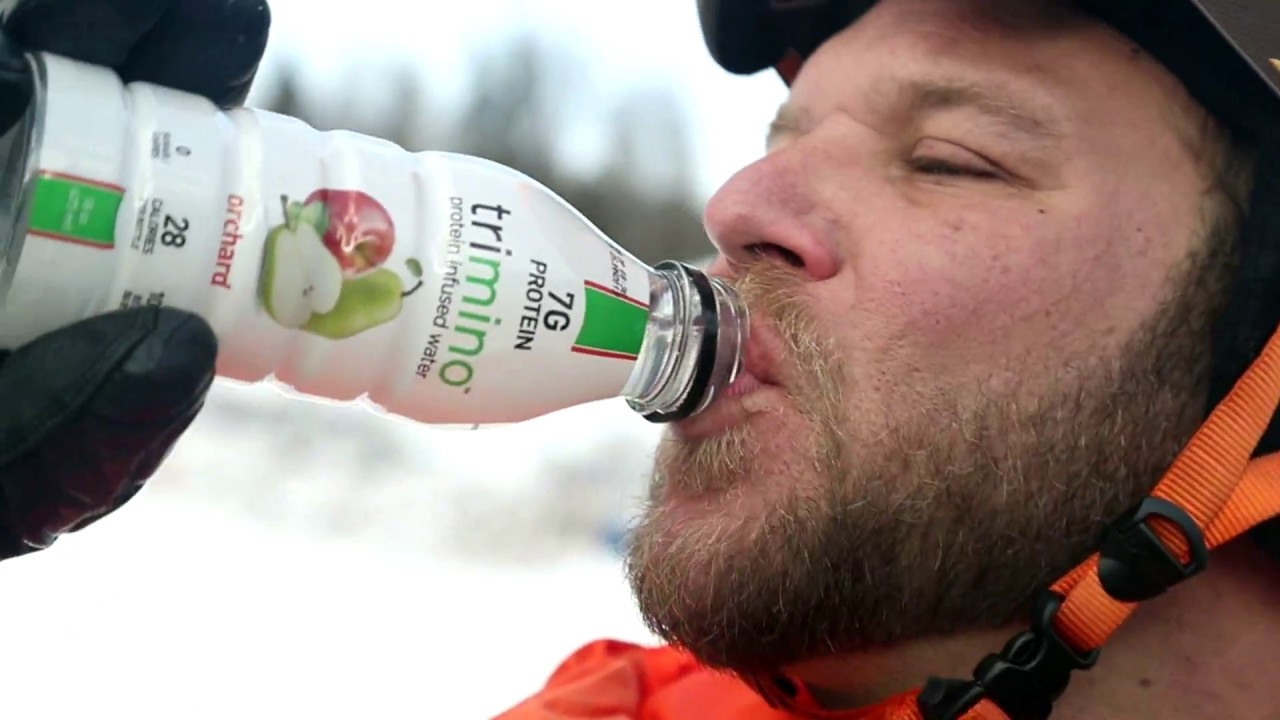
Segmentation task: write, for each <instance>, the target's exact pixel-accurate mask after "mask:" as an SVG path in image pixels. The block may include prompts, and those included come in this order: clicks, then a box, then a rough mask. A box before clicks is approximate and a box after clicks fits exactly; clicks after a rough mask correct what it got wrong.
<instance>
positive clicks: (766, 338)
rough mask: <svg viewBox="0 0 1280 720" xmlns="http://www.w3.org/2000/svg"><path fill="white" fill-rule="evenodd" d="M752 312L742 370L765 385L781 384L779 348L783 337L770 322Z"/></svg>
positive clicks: (743, 352)
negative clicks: (761, 319)
mask: <svg viewBox="0 0 1280 720" xmlns="http://www.w3.org/2000/svg"><path fill="white" fill-rule="evenodd" d="M757 317H758V315H756V314H755V313H752V319H751V326H750V329H749V332H748V338H747V342H746V343H745V345H744V346H743V348H742V369H741V372H743V373H746V374H748V375H750V376H751V377H753V378H755V379H756V380H758V381H760V383H762V384H765V385H779V384H781V377H780V375H779V371H778V357H779V355H780V353H779V348H780V347H781V345H782V342H781V338H780V337H779V335H778V333H777V331H776V330H774V329H773V327H772V326H771V325H769V324H768V323H764V322H761V321H759V320H757V319H756V318H757Z"/></svg>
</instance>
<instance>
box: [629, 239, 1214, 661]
mask: <svg viewBox="0 0 1280 720" xmlns="http://www.w3.org/2000/svg"><path fill="white" fill-rule="evenodd" d="M1219 265H1220V263H1218V262H1215V261H1214V259H1213V258H1210V257H1209V256H1207V255H1204V256H1198V257H1194V258H1191V259H1190V260H1189V261H1188V262H1187V263H1186V265H1185V266H1184V267H1183V268H1180V269H1179V270H1178V271H1177V272H1176V273H1175V274H1174V276H1173V277H1171V280H1170V290H1171V292H1170V294H1169V296H1170V297H1171V298H1173V299H1172V300H1170V301H1168V302H1165V303H1163V304H1162V305H1161V307H1160V309H1159V310H1158V311H1157V312H1156V313H1155V314H1154V316H1153V317H1151V318H1150V319H1149V320H1148V321H1147V322H1146V324H1145V325H1144V326H1143V327H1142V329H1141V330H1140V331H1139V332H1138V333H1136V334H1135V335H1134V336H1133V337H1132V338H1131V339H1130V340H1129V341H1128V342H1127V343H1126V344H1125V345H1123V346H1122V347H1121V348H1119V349H1118V350H1116V351H1113V352H1112V353H1111V354H1110V355H1108V356H1100V355H1099V356H1095V357H1093V358H1092V359H1090V360H1089V361H1088V362H1087V363H1086V364H1083V365H1080V366H1073V367H1062V368H1059V369H1058V370H1057V371H1055V372H1053V373H1051V374H1050V376H1048V377H1046V373H1045V372H1044V371H1036V372H1029V373H1028V377H1027V378H1026V382H1025V383H1024V385H1023V386H1021V387H1001V388H1000V389H998V390H997V389H995V388H994V387H991V386H983V385H982V384H981V383H975V385H974V386H973V387H972V388H971V389H963V390H962V389H959V388H956V387H955V386H954V385H953V386H951V387H943V386H942V385H941V384H938V385H935V386H933V387H920V386H916V387H912V388H905V387H894V388H893V389H892V393H893V395H892V398H891V399H890V400H888V401H885V402H883V403H882V404H883V405H884V406H885V407H884V408H883V409H878V412H877V411H872V412H868V411H867V409H866V408H862V409H860V410H858V411H857V412H856V413H855V411H854V410H853V409H852V408H851V407H850V405H848V404H847V403H846V397H856V396H857V395H858V387H857V383H856V382H854V381H853V376H852V374H851V372H850V371H849V368H847V367H846V366H845V364H844V361H843V360H842V359H841V358H840V355H839V354H838V352H836V351H835V350H834V347H835V345H834V343H833V342H832V341H831V338H830V334H829V333H828V334H826V335H824V334H823V332H822V326H821V325H820V324H819V322H818V320H817V318H816V317H815V316H814V314H813V313H812V312H811V311H810V309H809V305H808V304H807V303H806V301H805V300H803V299H802V297H801V296H800V295H799V294H798V293H797V292H796V291H797V289H799V288H801V287H802V283H803V281H802V280H800V279H799V276H798V275H796V274H794V273H792V272H790V271H789V270H788V269H787V268H785V267H783V266H781V265H779V264H777V263H773V262H764V261H762V262H758V263H755V264H754V265H753V266H752V267H751V268H750V269H749V271H748V273H747V274H746V275H745V277H743V279H742V281H741V282H740V284H739V291H740V293H741V294H742V296H743V300H744V302H746V303H747V304H748V306H749V307H751V308H752V312H755V313H763V314H764V315H765V316H767V317H768V319H769V321H770V322H771V323H772V324H773V325H774V326H775V328H776V329H777V331H778V332H779V334H780V335H781V337H782V338H783V339H784V341H785V343H784V344H785V346H786V347H785V353H784V357H783V358H781V360H782V361H783V362H784V364H785V366H786V367H791V368H803V369H804V373H805V375H804V380H803V382H791V383H788V388H787V393H788V395H789V397H790V403H788V404H789V405H790V406H791V408H792V410H791V412H790V413H789V414H788V417H787V419H786V422H787V423H788V426H787V429H786V432H785V435H786V438H785V439H779V437H778V436H779V435H781V434H782V433H772V434H771V436H768V437H762V436H763V435H766V434H765V433H761V432H760V431H759V430H758V429H757V430H754V431H753V429H752V428H751V427H750V425H751V423H743V424H741V425H739V426H736V427H734V428H731V429H730V430H729V431H727V432H724V433H722V434H720V435H717V436H715V437H713V438H710V439H706V440H702V441H683V440H680V439H677V438H675V437H671V436H668V437H666V438H664V440H663V442H662V443H661V444H660V446H659V450H658V456H657V461H656V468H655V472H654V477H653V482H652V485H651V492H650V498H649V501H648V503H647V505H646V507H645V509H644V513H643V514H642V515H641V518H640V520H639V523H638V525H637V527H636V528H634V532H633V535H632V543H631V545H630V547H629V550H628V556H627V563H626V565H627V573H628V576H629V579H630V582H631V586H632V589H633V592H634V594H635V596H636V599H637V602H638V606H639V610H640V613H641V615H642V617H643V618H644V620H645V622H646V624H647V625H648V627H649V628H650V629H651V630H652V631H653V632H655V633H656V634H658V635H659V636H660V637H662V638H664V639H666V640H667V641H668V642H671V643H673V644H676V645H679V646H683V647H684V648H686V649H688V650H689V651H690V652H691V653H692V654H693V655H694V656H696V657H697V658H698V659H699V660H700V661H701V662H703V663H704V664H706V665H709V666H711V667H715V668H721V669H726V670H732V671H736V672H739V673H744V674H746V673H762V672H769V671H774V670H778V669H780V668H782V667H784V666H786V665H789V664H793V663H796V662H798V661H802V660H812V659H816V658H821V657H825V656H831V655H840V654H847V653H851V652H857V651H859V650H865V649H868V648H873V647H875V646H879V645H889V644H893V643H895V642H899V641H903V640H907V639H914V638H922V637H928V636H938V635H947V634H952V633H955V632H958V631H964V630H976V629H984V628H999V627H1006V626H1008V625H1009V624H1011V623H1013V622H1014V621H1016V620H1018V619H1019V618H1020V617H1025V615H1026V613H1027V612H1028V609H1029V607H1030V602H1031V600H1032V599H1033V594H1034V592H1035V590H1036V589H1038V588H1040V587H1042V586H1044V585H1046V584H1048V583H1051V582H1053V581H1054V580H1056V579H1057V578H1058V577H1060V576H1061V575H1062V574H1064V573H1065V572H1067V571H1068V570H1070V569H1071V568H1072V567H1074V566H1075V565H1076V564H1078V563H1079V562H1081V561H1082V560H1084V559H1085V558H1086V557H1087V556H1088V555H1089V554H1090V553H1091V552H1093V551H1094V549H1095V547H1096V544H1097V541H1098V539H1099V538H1100V534H1101V532H1102V530H1103V529H1104V526H1105V525H1106V524H1107V523H1108V522H1109V521H1111V520H1112V519H1113V518H1114V517H1115V516H1116V515H1118V514H1120V513H1121V512H1123V511H1125V510H1126V509H1128V508H1130V507H1131V506H1133V505H1134V504H1135V503H1137V502H1138V501H1139V500H1140V499H1141V498H1142V497H1144V496H1145V495H1146V494H1148V493H1149V492H1150V490H1151V489H1152V488H1153V487H1154V485H1155V483H1156V482H1157V481H1158V480H1159V478H1160V477H1161V475H1162V474H1163V472H1164V471H1165V469H1166V468H1167V467H1168V465H1169V463H1170V462H1171V461H1172V460H1173V458H1174V457H1175V456H1176V455H1177V453H1178V452H1179V450H1180V449H1181V448H1182V446H1183V445H1184V444H1185V442H1186V441H1187V440H1188V439H1189V438H1190V436H1191V434H1192V433H1193V432H1194V431H1195V429H1196V428H1197V427H1198V425H1199V423H1200V422H1201V421H1202V420H1203V418H1204V414H1205V410H1206V407H1205V404H1206V396H1207V378H1208V369H1209V361H1210V357H1209V355H1210V353H1209V328H1210V323H1211V320H1212V317H1211V316H1212V315H1213V313H1214V312H1215V310H1214V308H1213V307H1212V302H1206V300H1207V299H1208V300H1210V301H1211V300H1212V298H1213V297H1216V295H1215V293H1216V290H1215V287H1216V285H1217V283H1218V282H1220V281H1219V280H1218V278H1219V277H1220V276H1221V273H1220V272H1218V271H1219V270H1220V267H1219ZM1217 294H1221V293H1217ZM855 415H856V417H855ZM796 416H798V419H797V417H796ZM761 453H770V454H768V455H762V454H761ZM766 460H767V461H768V462H766ZM764 465H769V466H770V467H776V468H779V471H778V472H777V473H776V476H774V477H765V476H762V473H761V472H760V469H759V468H760V467H761V466H764ZM671 494H679V495H680V496H681V498H682V502H681V503H679V504H678V505H677V504H675V503H671V502H666V501H665V500H667V499H669V498H668V496H669V495H671ZM765 495H767V496H768V497H767V499H765V500H763V501H762V500H761V498H762V497H764V496H765ZM690 506H692V507H693V508H694V510H693V511H690ZM744 508H746V510H744Z"/></svg>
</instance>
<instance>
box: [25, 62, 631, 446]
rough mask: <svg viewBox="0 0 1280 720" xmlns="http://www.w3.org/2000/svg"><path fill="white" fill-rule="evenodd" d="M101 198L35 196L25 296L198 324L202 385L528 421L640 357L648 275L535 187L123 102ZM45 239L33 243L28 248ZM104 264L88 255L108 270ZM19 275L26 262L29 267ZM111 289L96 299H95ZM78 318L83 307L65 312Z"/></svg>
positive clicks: (164, 99)
mask: <svg viewBox="0 0 1280 720" xmlns="http://www.w3.org/2000/svg"><path fill="white" fill-rule="evenodd" d="M128 92H129V93H131V94H132V95H133V101H132V102H131V103H130V104H129V108H130V112H131V117H130V118H129V123H130V136H129V142H128V143H127V150H126V153H125V160H124V168H123V170H122V173H121V176H122V177H123V178H124V180H123V183H122V186H114V185H110V184H107V183H102V182H97V181H93V180H89V179H84V178H76V177H71V176H68V175H67V174H65V173H57V172H46V173H43V174H41V175H40V176H39V177H38V179H37V180H36V182H35V190H34V195H33V200H32V204H31V207H30V214H29V223H28V224H29V232H28V238H27V247H26V249H25V250H24V252H23V260H22V263H23V264H27V265H28V266H29V267H31V268H35V267H40V268H44V269H41V270H27V271H26V272H27V273H28V274H30V273H35V272H39V273H42V274H43V276H42V277H41V278H35V277H34V276H32V278H33V279H32V280H30V281H26V282H27V284H28V285H31V286H32V287H34V285H32V283H35V282H43V283H45V287H50V286H51V285H50V283H51V282H52V281H51V277H52V276H51V275H50V273H51V272H53V271H51V270H49V268H60V269H61V270H62V274H61V275H60V276H59V277H60V279H59V280H57V281H56V282H60V283H63V284H64V285H66V286H67V287H72V286H73V285H74V284H75V283H77V282H79V284H80V285H81V286H83V285H84V284H85V281H84V280H76V279H75V278H73V277H72V274H73V269H74V268H75V267H77V266H78V267H80V268H83V267H85V266H86V263H89V262H97V263H98V264H99V265H101V261H100V260H93V259H92V258H91V257H90V256H89V255H85V254H84V253H90V252H91V253H92V254H93V255H92V257H93V258H103V257H107V258H109V260H108V261H107V262H109V265H110V269H109V270H108V271H95V277H98V278H103V277H108V278H110V279H109V281H108V282H106V283H102V284H100V285H99V286H98V288H100V289H95V290H93V291H92V294H91V295H90V294H89V293H87V292H81V293H80V294H79V295H77V297H89V298H91V303H92V304H93V307H87V308H85V310H84V311H83V312H80V311H76V312H77V313H78V314H80V315H81V316H84V315H89V314H93V313H96V312H103V311H106V310H111V309H115V308H117V307H131V306H136V305H141V304H152V305H169V306H175V307H180V308H183V309H187V310H191V311H194V312H197V313H199V314H201V315H202V316H204V317H205V318H206V319H207V320H209V322H210V324H211V325H212V326H213V327H214V330H215V332H216V333H217V334H218V337H219V342H220V355H219V374H221V375H223V376H224V377H230V378H234V379H239V380H245V381H250V382H256V381H259V380H263V379H267V378H269V377H272V376H274V377H275V378H277V379H278V380H280V381H282V382H283V383H284V384H285V385H287V386H290V387H292V388H296V389H297V390H298V391H301V392H302V393H306V394H308V395H313V396H321V397H328V398H333V399H337V400H354V399H358V398H361V397H366V396H367V398H368V399H369V400H371V401H373V402H374V403H375V404H377V405H380V406H382V407H383V408H385V409H387V410H389V411H391V412H393V413H396V414H399V415H403V416H407V417H410V418H414V419H417V420H421V421H424V422H430V423H445V424H455V423H460V424H472V423H480V424H485V423H499V422H511V421H518V420H523V419H527V418H531V417H535V416H537V415H541V414H544V413H547V412H551V411H554V410H557V409H560V408H565V407H569V406H571V405H576V404H580V403H583V402H589V401H593V400H599V399H604V398H609V397H616V396H617V395H619V394H620V393H621V392H622V390H623V388H624V386H625V384H626V383H627V381H628V379H629V378H630V376H631V373H632V369H633V368H634V366H635V364H636V362H637V357H638V355H639V354H640V353H641V351H642V349H643V344H644V340H645V333H646V327H647V325H648V321H649V301H650V286H649V281H650V280H649V277H650V276H649V272H650V271H649V270H648V268H646V267H645V266H644V265H643V264H641V263H640V262H639V261H638V260H636V259H635V258H634V257H632V256H631V255H629V254H627V253H625V252H623V251H622V250H620V249H619V248H617V247H615V246H612V245H611V244H609V243H608V242H607V241H606V240H605V239H603V237H602V236H601V235H600V234H599V233H598V232H597V231H596V230H595V229H594V228H593V227H591V226H590V225H589V224H588V223H587V222H586V221H585V220H584V219H583V218H582V217H581V216H579V215H578V214H577V212H576V211H574V210H573V209H572V208H570V207H568V206H567V205H566V204H564V202H563V201H562V200H560V199H559V198H558V197H556V196H554V195H553V194H551V193H550V192H548V191H547V190H546V189H545V188H543V187H542V186H540V185H538V184H537V183H536V182H534V181H533V180H531V179H529V178H527V177H525V176H523V175H521V174H519V173H517V172H514V171H512V170H510V169H508V168H505V167H502V166H500V165H497V164H494V163H489V162H487V161H484V160H480V159H477V158H472V157H467V156H462V155H451V154H444V153H421V154H413V153H409V152H407V151H405V150H403V149H401V148H399V147H397V146H395V145H393V144H391V143H388V142H384V141H380V140H376V139H373V138H369V137H366V136H361V135H357V134H354V133H346V132H320V131H317V130H315V129H313V128H311V127H310V126H308V125H306V124H305V123H302V122H301V121H298V120H295V119H293V118H288V117H284V116H280V115H275V114H272V113H266V112H261V111H256V110H250V109H236V110H232V111H230V112H223V111H220V110H219V109H217V108H215V107H213V106H212V105H211V104H209V103H207V102H206V101H204V100H203V99H200V98H195V97H192V96H189V95H184V94H181V93H177V92H174V91H170V90H167V89H164V88H159V87H154V86H147V85H135V86H132V87H130V88H129V90H128ZM38 241H43V242H38ZM104 251H105V252H104ZM31 258H36V260H31ZM103 285H106V287H103ZM79 302H83V301H79Z"/></svg>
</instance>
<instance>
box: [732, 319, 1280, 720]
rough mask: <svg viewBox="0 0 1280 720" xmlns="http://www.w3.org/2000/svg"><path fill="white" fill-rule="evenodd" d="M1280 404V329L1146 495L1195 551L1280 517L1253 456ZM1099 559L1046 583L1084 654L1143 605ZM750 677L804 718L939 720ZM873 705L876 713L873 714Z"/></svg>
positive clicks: (983, 703)
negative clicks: (1106, 580)
mask: <svg viewBox="0 0 1280 720" xmlns="http://www.w3.org/2000/svg"><path fill="white" fill-rule="evenodd" d="M1278 405H1280V332H1277V333H1276V334H1275V335H1273V336H1272V337H1271V339H1270V341H1269V342H1268V343H1267V346H1266V347H1265V348H1264V349H1263V351H1262V354H1261V355H1260V356H1259V357H1258V359H1257V360H1255V361H1254V363H1253V365H1252V366H1251V367H1250V368H1249V370H1248V371H1247V372H1245V374H1244V375H1243V376H1242V377H1241V378H1240V380H1239V381H1238V382H1237V383H1236V385H1235V387H1234V388H1232V390H1231V392H1230V393H1229V394H1228V395H1227V397H1226V398H1224V399H1223V401H1222V402H1221V403H1219V404H1218V406H1217V407H1216V408H1215V409H1214V411H1213V412H1212V413H1211V414H1210V416H1209V418H1208V419H1207V420H1206V421H1205V423H1204V424H1203V425H1202V426H1201V427H1200V429H1199V430H1198V431H1197V432H1196V434H1195V435H1194V436H1193V437H1192V438H1191V440H1190V442H1188V443H1187V446H1186V447H1185V448H1184V449H1183V451H1182V452H1181V453H1180V454H1179V455H1178V457H1177V459H1176V460H1175V461H1174V462H1173V464H1172V465H1171V466H1170V467H1169V470H1168V471H1167V472H1166V473H1165V474H1164V477H1163V478H1161V480H1160V482H1159V483H1158V484H1157V485H1156V487H1155V488H1154V489H1153V490H1152V492H1151V495H1150V497H1151V498H1154V499H1155V500H1154V503H1152V501H1149V503H1148V504H1159V503H1171V504H1172V506H1173V507H1172V508H1171V509H1172V510H1173V511H1175V512H1183V511H1185V514H1186V515H1188V516H1189V517H1190V520H1191V521H1193V524H1194V526H1195V528H1197V529H1198V530H1199V532H1200V533H1202V535H1203V542H1204V548H1198V549H1197V550H1196V552H1201V551H1203V550H1204V549H1208V550H1212V549H1213V548H1216V547H1218V546H1220V545H1223V544H1225V543H1227V542H1229V541H1231V540H1233V539H1235V538H1236V537H1238V536H1240V535H1242V534H1244V533H1245V532H1247V531H1248V530H1249V529H1250V528H1252V527H1254V526H1256V525H1259V524H1261V523H1263V522H1265V521H1267V520H1269V519H1271V518H1275V517H1280V453H1274V454H1271V455H1268V456H1265V457H1262V458H1258V459H1252V460H1251V457H1252V455H1253V452H1254V450H1255V449H1256V448H1257V445H1258V442H1259V441H1260V440H1261V439H1262V434H1263V433H1264V432H1266V429H1267V426H1268V425H1270V423H1271V420H1272V418H1273V417H1274V416H1275V413H1276V408H1277V406H1278ZM1159 507H1164V508H1169V506H1168V505H1162V506H1161V505H1157V509H1159ZM1145 522H1146V527H1149V528H1150V530H1151V532H1152V534H1154V535H1155V536H1156V537H1157V538H1158V539H1159V541H1160V543H1161V544H1162V545H1163V546H1164V548H1165V549H1166V551H1167V552H1168V553H1169V554H1170V555H1172V556H1173V557H1175V558H1176V559H1177V560H1178V561H1179V562H1180V563H1181V564H1183V565H1184V566H1185V565H1187V564H1188V563H1191V562H1192V560H1193V556H1194V554H1195V553H1194V552H1193V548H1192V547H1191V545H1190V544H1189V543H1188V540H1187V538H1186V537H1185V536H1184V535H1183V530H1182V529H1180V528H1179V526H1178V525H1177V524H1175V523H1174V522H1172V521H1170V520H1167V519H1165V518H1164V517H1162V516H1161V515H1160V514H1158V513H1157V514H1155V515H1152V516H1150V517H1148V518H1146V520H1145ZM1101 556H1102V550H1100V551H1099V552H1095V553H1093V554H1092V555H1091V556H1090V557H1089V558H1088V559H1087V560H1085V561H1084V562H1082V563H1081V564H1080V565H1078V566H1076V568H1075V569H1073V570H1072V571H1071V572H1069V573H1067V574H1066V575H1065V576H1063V577H1062V578H1061V579H1059V580H1058V581H1057V582H1056V583H1054V584H1053V586H1052V587H1051V588H1050V590H1051V592H1053V593H1056V594H1057V595H1058V596H1060V597H1061V598H1062V602H1061V605H1060V606H1058V607H1057V612H1056V613H1055V614H1054V615H1053V617H1052V619H1051V620H1050V623H1051V624H1052V627H1053V629H1054V630H1055V631H1056V634H1057V635H1058V637H1060V638H1061V639H1062V640H1063V641H1065V643H1066V644H1067V645H1068V646H1069V647H1070V649H1071V650H1072V651H1073V652H1074V653H1075V654H1077V655H1080V656H1085V655H1088V654H1090V653H1093V652H1094V651H1096V650H1097V649H1098V648H1101V647H1102V645H1103V644H1105V643H1106V641H1107V639H1108V638H1110V637H1111V635H1112V633H1114V632H1115V631H1116V630H1117V629H1119V627H1120V625H1121V624H1123V623H1124V621H1125V620H1127V619H1128V618H1129V616H1130V615H1131V614H1132V613H1133V611H1134V610H1135V609H1136V608H1137V605H1138V604H1139V603H1138V602H1125V601H1121V600H1117V599H1116V598H1114V597H1112V596H1111V595H1110V594H1108V593H1107V591H1106V590H1105V589H1104V588H1103V581H1102V579H1101V578H1100V576H1099V565H1100V559H1101ZM753 684H755V685H756V687H757V688H758V689H759V690H760V691H761V693H762V694H763V695H764V696H765V698H766V700H768V701H769V702H770V704H773V705H775V706H778V705H781V706H785V707H787V708H788V709H789V710H791V711H792V712H794V713H796V714H797V715H799V716H801V717H811V718H855V717H856V718H864V717H871V716H874V715H876V713H874V710H877V709H879V711H880V712H879V713H878V715H879V717H883V718H892V720H933V716H926V714H924V713H922V712H921V710H920V709H919V707H918V705H917V703H915V702H910V703H905V702H900V701H899V702H892V703H886V704H885V705H882V706H880V707H879V708H863V709H862V710H860V711H857V712H853V713H845V714H842V713H837V712H832V711H823V710H820V709H818V708H817V707H815V705H814V704H813V703H812V700H811V697H809V696H808V694H807V693H801V699H799V700H798V699H797V698H795V697H786V696H784V695H783V694H781V693H779V692H778V691H776V690H775V688H774V686H773V683H768V682H759V681H757V682H755V683H753ZM927 690H928V688H926V691H927ZM957 692H958V691H957ZM979 695H980V696H981V693H979ZM1048 699H1050V700H1051V699H1052V698H1048ZM806 701H807V702H806ZM946 704H947V703H946V702H943V703H940V705H946ZM867 711H873V712H872V714H871V715H868V714H867ZM937 717H945V718H946V720H1024V719H1023V718H1020V717H1019V718H1011V717H1010V716H1009V715H1007V714H1006V713H1005V712H1003V711H1002V710H1001V709H1000V708H999V707H998V706H997V705H996V704H995V703H994V702H992V700H991V699H989V698H988V697H985V696H981V699H979V700H978V701H977V703H976V704H974V705H972V707H970V708H969V709H968V710H967V711H965V712H963V713H961V714H960V715H959V716H958V717H955V718H953V717H951V716H948V715H945V714H938V715H937Z"/></svg>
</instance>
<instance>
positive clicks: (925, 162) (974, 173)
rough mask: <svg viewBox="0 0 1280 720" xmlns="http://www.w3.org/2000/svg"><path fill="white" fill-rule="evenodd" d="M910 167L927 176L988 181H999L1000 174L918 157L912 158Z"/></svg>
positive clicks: (979, 168) (989, 169) (987, 169)
mask: <svg viewBox="0 0 1280 720" xmlns="http://www.w3.org/2000/svg"><path fill="white" fill-rule="evenodd" d="M909 164H910V166H911V169H912V170H915V171H916V172H919V173H924V174H925V175H945V176H952V177H972V178H981V179H986V180H996V179H999V177H1000V173H998V172H996V171H995V170H992V169H991V168H982V167H974V166H971V165H961V164H959V163H954V162H948V161H946V160H939V159H937V158H928V157H916V158H911V161H910V163H909Z"/></svg>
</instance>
